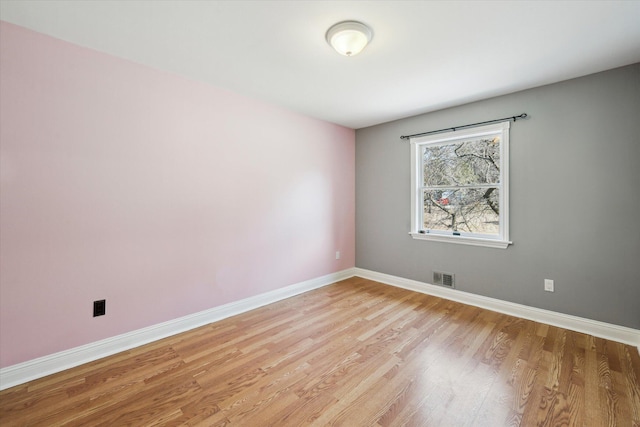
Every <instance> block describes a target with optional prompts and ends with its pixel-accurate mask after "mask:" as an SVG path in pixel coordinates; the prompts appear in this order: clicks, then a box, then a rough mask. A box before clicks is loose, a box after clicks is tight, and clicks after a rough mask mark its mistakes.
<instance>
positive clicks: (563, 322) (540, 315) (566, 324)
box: [354, 268, 640, 352]
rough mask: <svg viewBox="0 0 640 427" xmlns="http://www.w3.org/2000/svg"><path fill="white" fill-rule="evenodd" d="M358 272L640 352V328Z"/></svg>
mask: <svg viewBox="0 0 640 427" xmlns="http://www.w3.org/2000/svg"><path fill="white" fill-rule="evenodd" d="M354 274H355V275H356V276H359V277H363V278H365V279H370V280H374V281H376V282H381V283H385V284H387V285H392V286H396V287H399V288H403V289H408V290H411V291H416V292H420V293H423V294H428V295H434V296H437V297H441V298H445V299H448V300H452V301H457V302H461V303H463V304H468V305H473V306H476V307H481V308H486V309H487V310H492V311H497V312H499V313H504V314H509V315H511V316H516V317H521V318H523V319H529V320H533V321H536V322H540V323H546V324H548V325H553V326H558V327H561V328H565V329H570V330H572V331H577V332H582V333H585V334H589V335H593V336H596V337H600V338H606V339H608V340H612V341H617V342H621V343H624V344H629V345H633V346H635V347H637V348H638V351H639V352H640V330H637V329H632V328H627V327H624V326H618V325H613V324H610V323H605V322H599V321H597V320H591V319H585V318H582V317H578V316H571V315H569V314H562V313H557V312H555V311H549V310H544V309H541V308H535V307H529V306H526V305H522V304H516V303H512V302H507V301H502V300H499V299H495V298H489V297H484V296H481V295H475V294H471V293H468V292H462V291H459V290H455V289H448V288H443V287H441V286H435V285H432V284H429V283H423V282H418V281H416V280H410V279H405V278H402V277H397V276H392V275H389V274H384V273H378V272H375V271H371V270H366V269H363V268H355V272H354Z"/></svg>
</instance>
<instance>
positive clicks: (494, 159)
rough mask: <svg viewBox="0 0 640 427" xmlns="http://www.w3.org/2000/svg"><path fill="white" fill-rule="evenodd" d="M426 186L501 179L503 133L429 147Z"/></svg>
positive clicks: (425, 159)
mask: <svg viewBox="0 0 640 427" xmlns="http://www.w3.org/2000/svg"><path fill="white" fill-rule="evenodd" d="M422 160H423V163H422V165H423V168H424V184H423V186H424V187H431V186H441V185H445V186H447V185H451V186H458V185H473V184H495V183H498V182H500V136H497V135H489V136H487V137H483V138H480V139H473V140H468V141H461V142H457V143H454V144H447V145H434V146H429V145H427V146H425V147H424V151H423V152H422Z"/></svg>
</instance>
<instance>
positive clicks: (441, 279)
mask: <svg viewBox="0 0 640 427" xmlns="http://www.w3.org/2000/svg"><path fill="white" fill-rule="evenodd" d="M454 278H455V276H454V275H453V274H451V273H443V272H441V271H434V272H433V284H434V285H440V286H446V287H448V288H455V286H454V282H455V280H454Z"/></svg>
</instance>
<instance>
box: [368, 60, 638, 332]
mask: <svg viewBox="0 0 640 427" xmlns="http://www.w3.org/2000/svg"><path fill="white" fill-rule="evenodd" d="M522 112H526V113H527V114H529V116H530V117H529V118H528V119H527V120H523V121H518V122H516V123H515V124H512V126H511V134H510V135H511V138H510V139H511V143H510V150H511V156H510V172H511V174H510V186H511V189H510V223H511V227H510V237H511V240H512V241H513V245H511V246H510V247H509V248H508V249H492V248H484V247H473V246H466V245H457V244H451V243H441V242H429V241H419V240H413V239H412V238H411V237H410V236H409V235H408V234H407V233H408V232H409V230H410V216H411V215H410V152H409V148H410V147H409V145H410V144H409V143H408V142H406V141H405V140H400V135H407V134H411V133H417V132H422V131H428V130H435V129H440V128H444V127H449V126H455V125H461V124H466V123H475V122H479V121H484V120H489V119H494V118H500V117H507V116H511V115H516V114H520V113H522ZM639 162H640V64H634V65H631V66H628V67H623V68H618V69H615V70H610V71H606V72H603V73H598V74H594V75H590V76H586V77H582V78H578V79H573V80H568V81H565V82H561V83H556V84H552V85H548V86H543V87H539V88H535V89H531V90H527V91H522V92H517V93H513V94H510V95H505V96H501V97H497V98H492V99H488V100H484V101H479V102H475V103H471V104H467V105H463V106H460V107H455V108H450V109H446V110H441V111H436V112H433V113H428V114H424V115H420V116H415V117H411V118H407V119H403V120H398V121H394V122H390V123H385V124H381V125H378V126H372V127H369V128H364V129H360V130H358V131H357V132H356V266H357V267H360V268H365V269H369V270H373V271H377V272H381V273H387V274H392V275H395V276H400V277H404V278H408V279H414V280H418V281H422V282H427V283H430V282H431V277H432V271H433V270H441V271H446V272H451V273H454V274H455V275H456V288H457V289H458V290H459V291H464V292H471V293H474V294H478V295H484V296H488V297H492V298H498V299H501V300H505V301H511V302H515V303H519V304H525V305H528V306H532V307H539V308H543V309H547V310H553V311H556V312H560V313H566V314H572V315H576V316H580V317H584V318H589V319H595V320H600V321H604V322H609V323H613V324H618V325H623V326H628V327H632V328H637V329H640V164H639ZM545 278H547V279H554V280H555V288H556V289H555V292H554V293H549V292H544V290H543V281H544V279H545Z"/></svg>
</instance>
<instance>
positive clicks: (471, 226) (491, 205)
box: [423, 188, 500, 235]
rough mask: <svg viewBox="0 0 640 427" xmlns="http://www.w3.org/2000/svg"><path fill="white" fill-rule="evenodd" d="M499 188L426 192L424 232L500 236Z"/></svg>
mask: <svg viewBox="0 0 640 427" xmlns="http://www.w3.org/2000/svg"><path fill="white" fill-rule="evenodd" d="M498 195H499V190H498V189H497V188H462V189H451V190H431V191H425V192H424V217H423V218H424V224H423V227H424V229H425V230H442V231H461V232H469V233H480V234H495V235H497V234H499V232H500V231H499V230H500V228H499V226H500V222H499V221H500V217H499V212H500V206H499V197H498Z"/></svg>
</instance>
